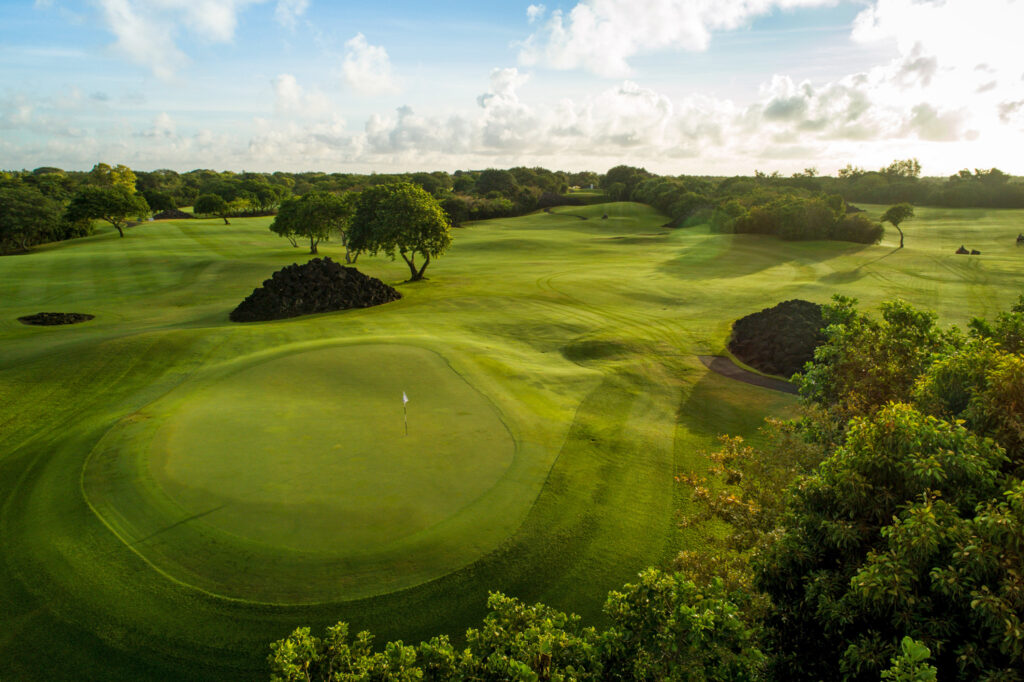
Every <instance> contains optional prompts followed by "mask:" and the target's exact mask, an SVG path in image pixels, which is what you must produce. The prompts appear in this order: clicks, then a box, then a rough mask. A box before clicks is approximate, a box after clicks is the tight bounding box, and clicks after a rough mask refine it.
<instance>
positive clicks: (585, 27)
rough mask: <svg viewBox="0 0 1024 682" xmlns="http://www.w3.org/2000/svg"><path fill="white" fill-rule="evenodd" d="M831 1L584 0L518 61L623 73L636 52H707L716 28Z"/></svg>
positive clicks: (557, 18)
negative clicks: (775, 12) (778, 10)
mask: <svg viewBox="0 0 1024 682" xmlns="http://www.w3.org/2000/svg"><path fill="white" fill-rule="evenodd" d="M832 4H835V0H580V1H579V2H578V3H577V4H576V6H575V7H573V8H572V9H571V10H569V12H567V13H566V12H563V11H561V10H556V11H554V12H553V13H552V14H551V16H550V18H549V19H548V20H547V22H545V24H544V25H543V26H542V27H541V29H540V30H539V31H537V32H536V33H534V34H532V35H531V36H529V37H528V38H527V39H526V40H525V41H524V42H523V43H522V45H521V46H520V52H519V60H520V62H521V63H522V64H524V65H527V66H531V65H535V64H539V65H544V66H548V67H551V68H556V69H585V70H588V71H593V72H594V73H597V74H600V75H604V76H610V77H623V76H627V75H629V74H630V67H629V62H628V60H629V58H630V57H633V56H635V55H638V54H641V53H646V52H653V51H656V50H664V49H671V50H690V51H701V50H705V49H707V47H708V44H709V43H710V41H711V33H712V32H713V31H722V30H729V29H735V28H738V27H740V26H743V25H745V24H746V23H748V22H749V21H751V20H752V19H754V18H755V17H758V16H763V15H766V14H769V13H771V12H773V11H775V10H777V9H793V8H797V7H815V6H822V5H832ZM531 7H533V6H531ZM528 12H529V10H528ZM528 16H529V14H528Z"/></svg>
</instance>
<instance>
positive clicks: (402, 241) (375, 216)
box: [348, 182, 452, 282]
mask: <svg viewBox="0 0 1024 682" xmlns="http://www.w3.org/2000/svg"><path fill="white" fill-rule="evenodd" d="M348 236H349V242H350V245H351V247H352V249H353V251H356V252H364V251H365V252H368V253H370V254H376V253H379V252H380V253H385V254H387V255H388V256H390V257H391V258H392V259H394V257H395V253H396V252H397V253H398V254H400V255H401V256H402V260H404V261H405V264H406V265H408V266H409V273H410V276H409V281H411V282H415V281H417V280H420V279H423V272H424V271H425V270H426V269H427V266H428V265H430V259H431V258H436V257H438V256H440V255H441V254H442V253H444V252H445V251H446V250H447V249H448V246H449V245H450V244H451V243H452V237H451V229H450V225H449V222H448V217H447V216H446V215H445V212H444V210H443V209H442V208H441V206H440V205H439V204H438V203H437V200H436V199H434V198H433V197H432V196H430V195H429V194H427V193H426V192H425V191H424V190H423V189H422V188H421V187H419V186H418V185H414V184H412V183H409V182H401V183H396V184H391V185H377V186H375V187H370V188H368V189H366V190H364V191H363V192H362V194H360V195H359V200H358V201H357V203H356V210H355V215H354V216H353V218H352V225H351V227H350V228H349V235H348ZM417 254H419V255H420V256H422V257H423V263H422V265H420V266H419V267H417V265H416V255H417Z"/></svg>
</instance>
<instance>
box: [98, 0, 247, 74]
mask: <svg viewBox="0 0 1024 682" xmlns="http://www.w3.org/2000/svg"><path fill="white" fill-rule="evenodd" d="M263 1H264V0H149V1H148V2H144V1H143V0H99V6H100V9H101V11H102V16H103V20H104V22H105V23H106V25H107V28H108V29H109V30H110V31H111V32H112V33H113V34H114V35H115V36H116V37H117V41H116V42H115V43H114V47H115V48H116V49H117V50H118V51H119V52H121V53H122V54H124V55H125V56H126V57H128V58H129V59H131V60H132V61H134V62H136V63H138V64H141V65H143V66H146V67H148V68H149V69H151V70H152V71H153V73H154V74H156V76H158V77H159V78H163V79H170V78H172V77H173V75H174V74H175V72H176V71H177V70H178V68H179V67H180V66H181V65H182V64H184V63H185V62H186V61H187V59H186V57H185V54H184V53H183V52H182V51H181V50H180V49H179V48H178V46H177V44H176V43H175V41H174V38H173V36H174V34H175V32H176V31H177V30H179V29H183V30H186V31H188V32H189V33H192V34H194V35H195V36H196V37H198V38H199V39H201V40H206V41H209V42H213V43H223V42H230V41H231V40H232V39H233V37H234V35H235V28H236V27H237V25H238V13H239V12H240V11H241V10H242V9H243V8H245V7H246V6H248V5H253V4H258V3H260V2H263Z"/></svg>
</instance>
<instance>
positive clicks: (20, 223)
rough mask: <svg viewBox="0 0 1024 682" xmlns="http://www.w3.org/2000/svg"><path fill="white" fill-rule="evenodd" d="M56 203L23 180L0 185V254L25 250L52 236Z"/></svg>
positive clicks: (57, 212)
mask: <svg viewBox="0 0 1024 682" xmlns="http://www.w3.org/2000/svg"><path fill="white" fill-rule="evenodd" d="M59 228H60V204H58V203H57V202H56V201H54V200H53V199H50V198H49V197H47V196H45V195H44V194H43V193H42V192H40V191H39V190H38V189H36V188H35V187H32V186H30V185H28V184H26V183H23V182H17V181H15V182H11V183H5V184H2V185H0V253H6V252H9V251H25V250H27V249H28V247H30V246H32V245H33V244H38V243H40V242H42V241H46V240H47V238H52V237H56V236H57V234H58V232H59Z"/></svg>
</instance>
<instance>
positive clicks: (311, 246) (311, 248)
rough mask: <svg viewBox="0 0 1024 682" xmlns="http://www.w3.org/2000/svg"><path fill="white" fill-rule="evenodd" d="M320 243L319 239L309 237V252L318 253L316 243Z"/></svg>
mask: <svg viewBox="0 0 1024 682" xmlns="http://www.w3.org/2000/svg"><path fill="white" fill-rule="evenodd" d="M319 243H320V240H319V239H317V240H315V241H314V239H313V237H310V238H309V252H310V253H316V252H317V250H316V245H317V244H319Z"/></svg>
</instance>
